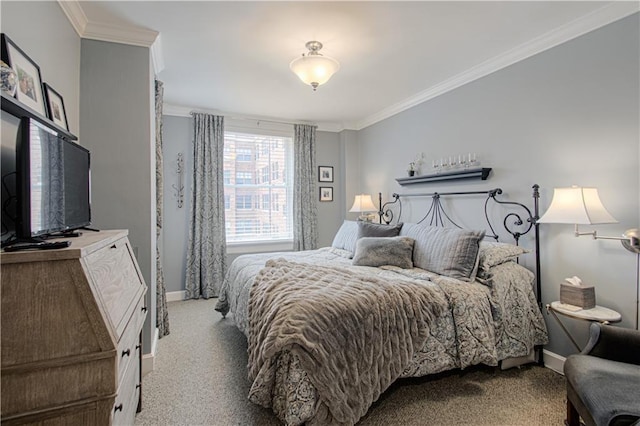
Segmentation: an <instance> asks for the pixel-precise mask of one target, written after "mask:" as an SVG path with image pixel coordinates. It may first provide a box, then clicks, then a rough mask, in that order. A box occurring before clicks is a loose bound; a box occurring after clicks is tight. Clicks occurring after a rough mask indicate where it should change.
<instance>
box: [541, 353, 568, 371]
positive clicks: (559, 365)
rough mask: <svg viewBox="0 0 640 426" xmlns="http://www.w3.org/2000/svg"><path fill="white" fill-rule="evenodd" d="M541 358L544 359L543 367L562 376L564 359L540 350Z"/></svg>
mask: <svg viewBox="0 0 640 426" xmlns="http://www.w3.org/2000/svg"><path fill="white" fill-rule="evenodd" d="M542 358H543V359H544V366H545V367H547V368H548V369H550V370H553V371H555V372H556V373H560V374H564V362H565V361H566V358H565V357H563V356H560V355H558V354H555V353H553V352H549V351H547V350H545V349H543V350H542Z"/></svg>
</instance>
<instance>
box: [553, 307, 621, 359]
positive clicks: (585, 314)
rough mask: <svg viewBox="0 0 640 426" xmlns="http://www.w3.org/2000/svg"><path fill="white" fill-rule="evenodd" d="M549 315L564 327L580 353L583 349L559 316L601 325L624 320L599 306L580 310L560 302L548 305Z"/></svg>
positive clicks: (613, 312) (615, 313) (616, 313)
mask: <svg viewBox="0 0 640 426" xmlns="http://www.w3.org/2000/svg"><path fill="white" fill-rule="evenodd" d="M547 313H548V314H551V315H553V317H554V318H555V319H556V321H557V322H558V324H560V327H562V330H563V331H564V333H565V334H566V335H567V337H569V339H571V343H573V346H575V347H576V349H577V350H578V351H581V350H582V349H580V346H578V344H577V343H576V341H575V339H574V338H573V336H571V333H569V330H567V329H566V327H565V326H564V324H562V321H560V318H558V315H557V314H560V315H564V316H566V317H570V318H575V319H580V320H583V321H590V322H599V323H600V324H611V323H614V322H620V321H621V320H622V315H620V314H619V313H618V312H616V311H614V310H613V309H609V308H605V307H603V306H598V305H596V307H595V308H591V309H580V308H579V307H578V306H573V305H566V304H564V303H560V302H559V301H555V302H551V304H547Z"/></svg>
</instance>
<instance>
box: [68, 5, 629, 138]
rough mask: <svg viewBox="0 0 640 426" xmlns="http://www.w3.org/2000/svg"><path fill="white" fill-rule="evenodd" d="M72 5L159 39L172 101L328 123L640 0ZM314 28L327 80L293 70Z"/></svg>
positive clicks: (473, 74) (134, 35) (88, 19)
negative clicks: (311, 79)
mask: <svg viewBox="0 0 640 426" xmlns="http://www.w3.org/2000/svg"><path fill="white" fill-rule="evenodd" d="M60 5H61V6H62V8H63V10H64V11H65V13H67V16H69V19H70V21H71V22H72V23H73V24H74V27H75V28H76V30H77V31H78V33H79V34H80V35H81V36H82V37H85V38H92V39H103V40H109V41H123V42H127V43H131V44H139V45H147V46H152V51H153V52H154V54H155V60H156V63H157V64H161V63H162V62H163V63H164V68H163V69H162V70H161V71H160V72H159V73H158V78H159V79H160V80H162V81H163V82H164V87H165V92H164V100H165V104H167V106H166V107H165V110H167V108H168V109H170V110H173V111H190V110H200V111H215V112H218V113H226V114H235V115H240V116H249V117H263V118H273V119H282V120H287V121H305V122H314V123H318V124H319V125H320V128H321V129H322V128H325V129H327V130H340V129H343V128H351V129H360V128H363V127H366V126H367V125H370V124H372V123H375V122H376V121H379V120H381V119H383V118H386V117H388V116H391V115H393V114H395V113H397V112H399V111H402V110H404V109H406V108H408V107H410V106H413V105H415V104H417V103H420V102H423V101H424V100H427V99H430V98H432V97H434V96H437V95H438V94H441V93H443V92H445V91H447V90H451V89H452V88H455V87H458V86H460V85H462V84H465V83H466V82H469V81H472V80H474V79H476V78H479V77H481V76H483V75H486V74H488V73H490V72H493V71H495V70H497V69H500V68H502V67H504V66H508V65H510V64H511V63H514V62H517V61H519V60H522V59H524V58H526V57H528V56H531V55H532V54H535V53H538V52H540V51H542V50H545V49H547V48H549V47H552V46H553V45H557V44H559V43H561V42H564V41H566V40H569V39H571V38H574V37H576V36H578V35H580V34H583V33H585V32H587V31H591V30H593V29H595V28H598V27H600V26H602V25H605V24H607V23H609V22H612V21H614V20H617V19H620V18H621V17H624V16H627V15H629V14H631V13H633V12H634V11H637V10H638V2H594V1H568V2H559V1H548V2H543V1H530V2H505V1H503V2H484V1H470V2H453V1H450V2H435V1H413V2H395V1H387V2H346V1H341V2H306V1H299V2H244V1H234V2H217V1H194V2H186V1H124V2H121V1H79V2H71V3H70V2H66V1H60ZM158 34H159V36H158ZM309 40H318V41H320V42H322V43H323V44H324V48H323V50H322V53H325V54H326V55H328V56H332V57H334V58H335V59H337V60H338V61H339V62H340V64H341V68H340V71H338V73H336V74H335V75H334V76H333V77H332V79H331V80H330V81H329V82H328V83H327V84H325V85H323V86H320V87H319V88H318V90H317V92H313V91H312V89H311V87H309V86H305V85H304V84H303V83H302V82H301V81H300V80H298V78H297V77H296V76H295V75H294V74H293V73H292V72H291V71H290V70H289V63H290V62H291V61H292V60H293V59H294V58H296V57H298V56H299V55H300V54H302V53H303V52H304V51H305V48H304V44H305V43H306V42H307V41H309ZM160 66H161V65H160Z"/></svg>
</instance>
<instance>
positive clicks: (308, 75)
mask: <svg viewBox="0 0 640 426" xmlns="http://www.w3.org/2000/svg"><path fill="white" fill-rule="evenodd" d="M305 46H306V47H307V49H309V53H307V54H306V55H302V57H300V58H297V59H294V60H293V61H291V63H290V64H289V68H291V71H293V72H294V73H295V74H296V75H297V76H298V78H300V80H302V81H303V82H304V83H305V84H309V85H311V87H313V90H316V89H317V88H318V86H319V85H321V84H324V83H326V82H327V81H329V79H330V78H331V76H332V75H333V74H335V73H336V72H337V71H338V70H339V69H340V64H339V63H338V61H336V60H335V59H333V58H330V57H328V56H324V55H322V54H320V53H318V52H319V50H320V49H322V43H320V42H319V41H310V42H307V44H306V45H305Z"/></svg>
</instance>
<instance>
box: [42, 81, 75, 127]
mask: <svg viewBox="0 0 640 426" xmlns="http://www.w3.org/2000/svg"><path fill="white" fill-rule="evenodd" d="M44 96H45V99H46V101H47V116H48V117H49V119H50V120H51V121H53V122H54V123H56V124H57V125H58V126H60V127H62V128H63V129H65V130H69V122H68V121H67V111H66V110H65V109H64V100H63V99H62V96H60V94H59V93H58V92H56V91H55V90H53V88H52V87H51V86H49V85H48V84H47V83H44Z"/></svg>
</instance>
